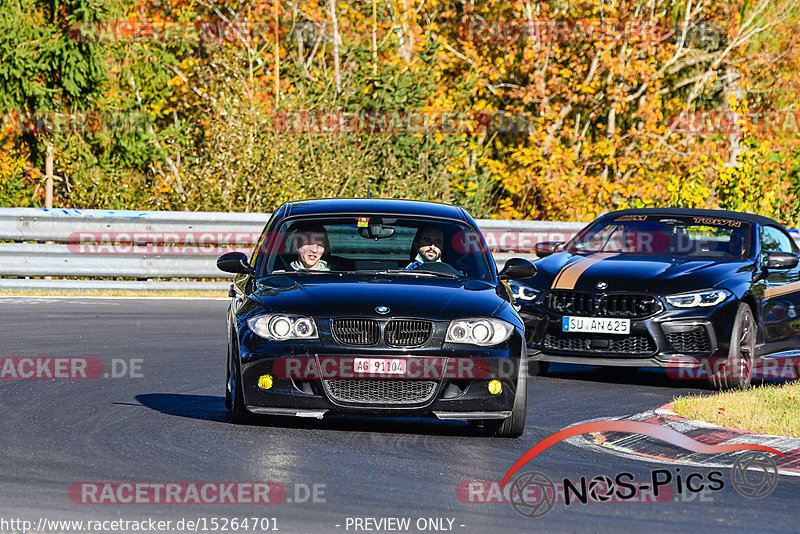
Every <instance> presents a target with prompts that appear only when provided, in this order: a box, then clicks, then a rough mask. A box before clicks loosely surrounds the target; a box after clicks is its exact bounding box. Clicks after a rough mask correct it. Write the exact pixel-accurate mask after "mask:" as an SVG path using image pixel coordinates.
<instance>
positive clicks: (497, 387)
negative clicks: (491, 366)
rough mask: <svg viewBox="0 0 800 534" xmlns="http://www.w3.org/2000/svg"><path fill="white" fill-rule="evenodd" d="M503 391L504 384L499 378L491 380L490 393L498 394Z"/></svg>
mask: <svg viewBox="0 0 800 534" xmlns="http://www.w3.org/2000/svg"><path fill="white" fill-rule="evenodd" d="M501 391H503V384H502V383H500V381H499V380H490V381H489V393H491V394H492V395H497V394H498V393H500V392H501Z"/></svg>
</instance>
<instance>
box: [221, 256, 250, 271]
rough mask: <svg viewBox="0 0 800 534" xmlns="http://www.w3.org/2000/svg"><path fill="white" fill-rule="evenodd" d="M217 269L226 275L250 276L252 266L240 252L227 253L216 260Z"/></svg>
mask: <svg viewBox="0 0 800 534" xmlns="http://www.w3.org/2000/svg"><path fill="white" fill-rule="evenodd" d="M217 269H219V270H220V271H225V272H226V273H236V274H252V273H253V272H254V269H253V266H252V265H250V263H249V262H248V261H247V255H245V254H244V253H242V252H228V253H226V254H223V255H222V256H220V257H219V258H218V259H217Z"/></svg>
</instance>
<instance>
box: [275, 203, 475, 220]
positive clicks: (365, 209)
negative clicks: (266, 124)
mask: <svg viewBox="0 0 800 534" xmlns="http://www.w3.org/2000/svg"><path fill="white" fill-rule="evenodd" d="M284 207H285V208H286V212H285V213H284V217H297V216H304V215H335V214H338V213H354V214H358V213H380V214H386V215H410V216H424V217H439V218H445V219H456V220H459V221H468V220H469V219H468V216H467V215H466V212H465V211H464V210H463V209H462V208H459V207H457V206H451V205H449V204H439V203H437V202H422V201H418V200H396V199H389V198H324V199H316V200H302V201H298V202H287V203H286V204H284Z"/></svg>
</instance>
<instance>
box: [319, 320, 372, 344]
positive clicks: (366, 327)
mask: <svg viewBox="0 0 800 534" xmlns="http://www.w3.org/2000/svg"><path fill="white" fill-rule="evenodd" d="M331 333H332V334H333V338H334V339H335V340H336V341H337V343H340V344H342V345H353V346H357V347H368V346H370V345H376V344H377V343H378V340H379V339H380V337H381V328H380V326H379V325H378V322H377V321H373V320H372V319H333V320H332V321H331Z"/></svg>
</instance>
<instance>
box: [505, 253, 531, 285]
mask: <svg viewBox="0 0 800 534" xmlns="http://www.w3.org/2000/svg"><path fill="white" fill-rule="evenodd" d="M537 272H538V270H537V269H536V266H535V265H534V264H532V263H531V262H530V261H528V260H526V259H525V258H511V259H510V260H508V261H507V262H506V264H505V265H504V266H503V270H502V271H500V279H502V280H522V279H523V278H531V277H532V276H536V273H537Z"/></svg>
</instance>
